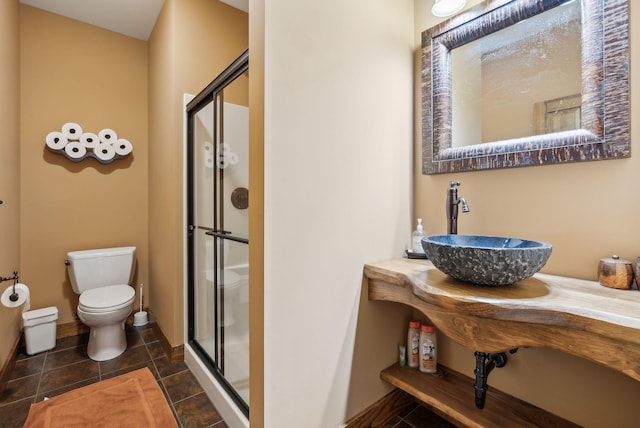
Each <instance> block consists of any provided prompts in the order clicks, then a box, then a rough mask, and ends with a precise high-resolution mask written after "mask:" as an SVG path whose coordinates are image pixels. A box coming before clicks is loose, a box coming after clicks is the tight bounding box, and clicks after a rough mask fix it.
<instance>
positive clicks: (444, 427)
mask: <svg viewBox="0 0 640 428" xmlns="http://www.w3.org/2000/svg"><path fill="white" fill-rule="evenodd" d="M382 428H456V426H455V425H453V424H452V423H449V422H448V421H446V420H444V419H442V418H441V417H440V416H438V415H436V414H435V413H433V412H432V411H431V410H429V409H428V408H426V407H424V406H422V405H420V404H418V403H416V404H414V405H412V406H410V407H409V408H407V409H406V410H405V411H403V412H401V413H400V414H398V415H396V416H394V417H393V418H392V419H391V420H389V421H387V423H386V424H384V425H383V426H382Z"/></svg>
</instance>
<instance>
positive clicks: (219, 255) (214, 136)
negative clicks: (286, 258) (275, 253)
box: [187, 52, 249, 416]
mask: <svg viewBox="0 0 640 428" xmlns="http://www.w3.org/2000/svg"><path fill="white" fill-rule="evenodd" d="M248 69H249V54H248V52H244V53H243V54H242V55H241V56H240V57H239V58H238V59H237V60H236V61H234V62H233V64H231V65H230V66H229V67H228V68H227V69H226V70H225V71H223V72H222V74H220V76H218V77H217V78H216V79H215V80H214V81H213V82H211V84H209V85H208V86H207V87H206V88H205V89H204V90H203V91H202V92H200V93H199V94H198V95H196V97H195V98H193V100H192V101H191V102H189V103H188V104H187V195H188V197H187V198H188V200H187V221H188V226H187V265H188V266H187V271H188V272H187V281H188V285H187V286H188V307H187V311H188V341H189V346H190V347H191V348H192V349H193V350H194V351H195V353H196V354H197V355H198V357H199V358H200V359H201V360H202V361H203V362H204V363H205V364H206V366H207V367H208V369H209V370H210V371H211V373H212V374H213V375H214V377H215V378H216V379H217V381H218V382H219V383H220V384H221V385H222V386H223V388H224V389H225V390H226V392H227V393H228V394H229V396H230V397H231V398H232V399H233V401H234V402H235V404H236V405H237V406H238V407H239V408H240V409H241V410H242V412H243V413H244V414H245V416H248V412H249V406H248V403H249V313H248V301H249V296H248V275H249V274H248V271H249V228H248V225H249V218H248V205H249V190H248V183H249V160H248V155H249V108H248Z"/></svg>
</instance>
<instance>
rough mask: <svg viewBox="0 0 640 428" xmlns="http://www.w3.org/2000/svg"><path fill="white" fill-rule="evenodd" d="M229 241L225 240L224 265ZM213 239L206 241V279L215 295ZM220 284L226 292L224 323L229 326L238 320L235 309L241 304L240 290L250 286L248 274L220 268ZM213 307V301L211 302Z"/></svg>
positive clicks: (211, 292) (212, 293) (227, 254)
mask: <svg viewBox="0 0 640 428" xmlns="http://www.w3.org/2000/svg"><path fill="white" fill-rule="evenodd" d="M229 250H230V247H229V242H228V240H226V239H225V240H223V251H224V252H223V254H224V259H223V260H222V261H221V263H220V264H221V265H222V266H227V258H228V256H229ZM213 259H214V257H213V240H212V239H211V240H207V241H206V243H205V279H206V280H207V285H208V287H209V289H210V290H211V291H210V293H209V295H210V296H211V297H213V295H214V292H213V287H214V285H215V278H214V267H213ZM218 286H219V287H222V288H223V289H224V293H225V310H224V318H223V321H222V325H224V326H226V327H228V326H230V325H233V324H234V323H235V322H236V319H235V311H234V309H235V308H236V307H237V305H238V304H239V301H240V300H241V299H240V292H241V290H242V289H243V288H244V289H246V288H247V286H248V282H247V278H246V276H242V275H240V274H238V273H237V272H236V271H234V269H229V268H224V269H218ZM210 307H213V303H210Z"/></svg>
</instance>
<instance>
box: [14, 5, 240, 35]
mask: <svg viewBox="0 0 640 428" xmlns="http://www.w3.org/2000/svg"><path fill="white" fill-rule="evenodd" d="M220 1H222V2H224V3H226V4H228V5H230V6H233V7H235V8H237V9H240V10H243V11H245V12H247V13H248V12H249V0H220ZM20 3H22V4H26V5H28V6H33V7H36V8H38V9H43V10H46V11H48V12H52V13H55V14H57V15H62V16H66V17H68V18H71V19H75V20H78V21H82V22H85V23H87V24H91V25H95V26H96V27H101V28H105V29H107V30H111V31H115V32H117V33H121V34H124V35H127V36H130V37H134V38H136V39H140V40H149V36H150V35H151V31H153V26H154V25H155V23H156V20H157V19H158V15H159V14H160V10H161V9H162V4H163V3H164V0H20Z"/></svg>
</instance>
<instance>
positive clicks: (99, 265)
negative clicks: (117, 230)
mask: <svg viewBox="0 0 640 428" xmlns="http://www.w3.org/2000/svg"><path fill="white" fill-rule="evenodd" d="M135 255H136V247H117V248H99V249H95V250H82V251H71V252H69V253H67V267H68V269H69V279H70V280H71V287H73V291H75V293H76V294H82V292H84V291H86V290H90V289H92V288H98V287H105V286H107V285H122V284H129V282H130V280H131V276H132V274H133V267H134V264H135V260H136V257H135Z"/></svg>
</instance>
